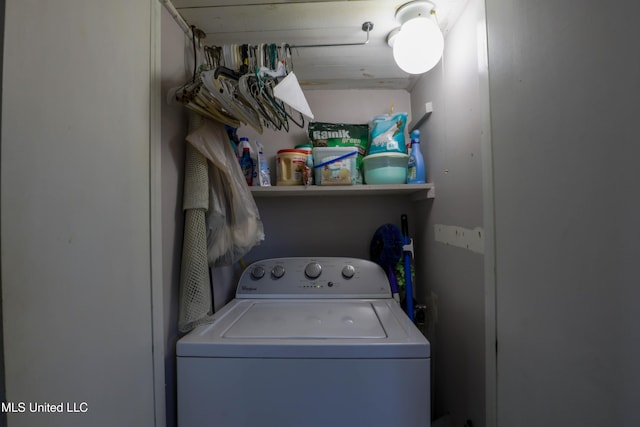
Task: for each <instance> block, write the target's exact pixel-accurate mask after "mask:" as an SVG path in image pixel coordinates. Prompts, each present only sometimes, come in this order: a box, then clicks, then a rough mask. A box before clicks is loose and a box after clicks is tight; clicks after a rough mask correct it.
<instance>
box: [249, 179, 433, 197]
mask: <svg viewBox="0 0 640 427" xmlns="http://www.w3.org/2000/svg"><path fill="white" fill-rule="evenodd" d="M250 189H251V193H252V194H253V196H254V197H255V198H262V197H304V196H313V197H316V196H409V197H410V198H411V200H413V201H418V200H424V199H432V198H434V197H435V187H434V185H433V184H431V183H427V184H394V185H310V186H308V187H304V186H302V185H288V186H284V185H283V186H271V187H250Z"/></svg>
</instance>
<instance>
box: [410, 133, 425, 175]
mask: <svg viewBox="0 0 640 427" xmlns="http://www.w3.org/2000/svg"><path fill="white" fill-rule="evenodd" d="M425 179H426V174H425V170H424V158H423V157H422V151H420V131H419V130H418V129H416V130H414V131H413V132H411V154H410V155H409V164H408V165H407V184H424V183H425Z"/></svg>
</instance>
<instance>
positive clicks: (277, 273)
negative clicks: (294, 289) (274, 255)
mask: <svg viewBox="0 0 640 427" xmlns="http://www.w3.org/2000/svg"><path fill="white" fill-rule="evenodd" d="M271 275H272V276H273V277H274V278H276V279H279V278H281V277H282V276H284V267H283V266H282V265H280V264H277V265H275V266H274V267H273V269H271Z"/></svg>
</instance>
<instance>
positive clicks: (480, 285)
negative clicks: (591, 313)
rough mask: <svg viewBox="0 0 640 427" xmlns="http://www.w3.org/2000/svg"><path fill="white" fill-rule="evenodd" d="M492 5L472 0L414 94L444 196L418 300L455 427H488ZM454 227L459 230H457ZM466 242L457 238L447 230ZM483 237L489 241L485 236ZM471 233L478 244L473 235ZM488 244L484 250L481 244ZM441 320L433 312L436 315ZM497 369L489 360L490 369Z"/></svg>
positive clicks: (427, 231) (427, 212) (433, 213)
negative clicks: (426, 307) (426, 313)
mask: <svg viewBox="0 0 640 427" xmlns="http://www.w3.org/2000/svg"><path fill="white" fill-rule="evenodd" d="M484 40H485V38H484V3H483V1H481V0H470V1H469V2H468V4H467V6H466V8H465V10H464V13H463V14H462V15H461V16H460V17H459V19H458V20H457V21H456V24H455V26H454V27H453V28H452V30H451V31H450V32H449V33H448V34H447V36H446V39H445V50H444V56H443V59H442V61H441V62H440V63H439V65H438V66H437V68H435V69H433V70H432V71H430V72H428V73H426V74H424V75H423V76H422V77H421V79H420V80H419V81H418V83H417V84H416V86H415V87H414V88H413V90H412V91H411V105H412V110H413V111H414V112H416V111H420V110H422V111H424V108H425V107H424V105H425V103H426V102H431V103H432V104H433V113H432V114H431V115H430V116H429V117H428V119H427V120H426V122H425V123H424V124H423V125H422V126H421V128H420V129H421V133H422V140H423V143H422V145H423V151H424V154H425V161H426V164H427V175H428V180H429V181H431V182H433V183H434V184H435V189H436V190H435V193H436V197H435V199H433V200H429V201H425V202H421V203H420V204H419V205H418V206H417V207H418V213H417V219H416V221H415V223H416V225H417V226H418V227H417V230H416V231H417V233H416V236H415V237H416V242H417V257H418V259H419V261H420V262H418V263H417V274H418V277H419V278H420V280H421V281H422V282H421V286H419V287H418V288H417V290H418V299H419V300H421V301H427V302H433V305H430V306H434V305H435V307H437V319H435V320H436V323H435V326H432V328H430V333H429V335H428V337H429V339H430V341H431V343H432V362H433V366H434V369H433V375H434V378H435V382H434V384H433V391H434V408H433V415H434V416H435V417H436V418H439V417H445V418H448V419H449V422H450V424H449V425H451V426H455V427H462V426H464V425H466V424H465V422H466V421H467V420H470V421H471V422H472V425H473V426H476V427H477V426H485V414H486V411H485V405H486V402H485V387H486V381H485V362H486V358H485V332H486V331H485V262H488V261H490V259H485V255H484V248H485V245H484V238H485V236H484V235H485V232H486V224H485V223H486V221H485V213H484V210H485V196H486V194H488V193H487V188H486V187H485V185H484V184H483V181H484V179H485V178H484V176H485V174H486V173H487V170H489V165H488V164H487V163H486V157H485V156H487V153H488V134H489V121H488V116H487V115H488V105H489V99H488V87H487V84H486V73H487V61H486V46H485V44H484ZM452 227H455V228H452ZM456 229H457V230H458V232H459V233H466V234H467V235H465V236H461V235H459V236H458V239H457V240H458V241H456V239H454V238H453V237H455V235H452V234H447V233H443V232H442V230H452V231H454V230H456ZM479 233H481V234H482V237H480V236H479ZM469 234H472V235H469ZM478 241H480V245H479V250H478V249H476V247H475V246H474V244H471V245H470V246H469V247H467V246H466V244H467V243H469V242H473V243H477V242H478ZM432 314H433V315H435V313H432ZM490 362H491V361H489V363H490Z"/></svg>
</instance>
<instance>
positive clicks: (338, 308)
mask: <svg viewBox="0 0 640 427" xmlns="http://www.w3.org/2000/svg"><path fill="white" fill-rule="evenodd" d="M386 336H387V334H386V333H385V331H384V329H383V327H382V325H381V324H380V320H379V319H378V316H377V315H376V312H375V310H374V308H373V306H372V305H371V303H370V302H357V301H351V302H325V303H323V304H316V303H313V302H299V303H297V304H291V303H289V302H282V301H280V302H278V301H264V302H257V303H255V304H253V305H252V306H251V307H250V308H249V309H248V310H247V311H246V312H245V313H244V314H243V315H242V316H241V317H239V318H238V319H237V321H236V322H235V323H234V324H233V325H232V326H231V327H230V328H229V329H228V330H227V331H226V332H225V333H224V334H223V337H224V338H240V339H243V338H244V339H249V338H286V339H313V338H315V339H328V338H336V339H340V338H358V339H364V338H385V337H386Z"/></svg>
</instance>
